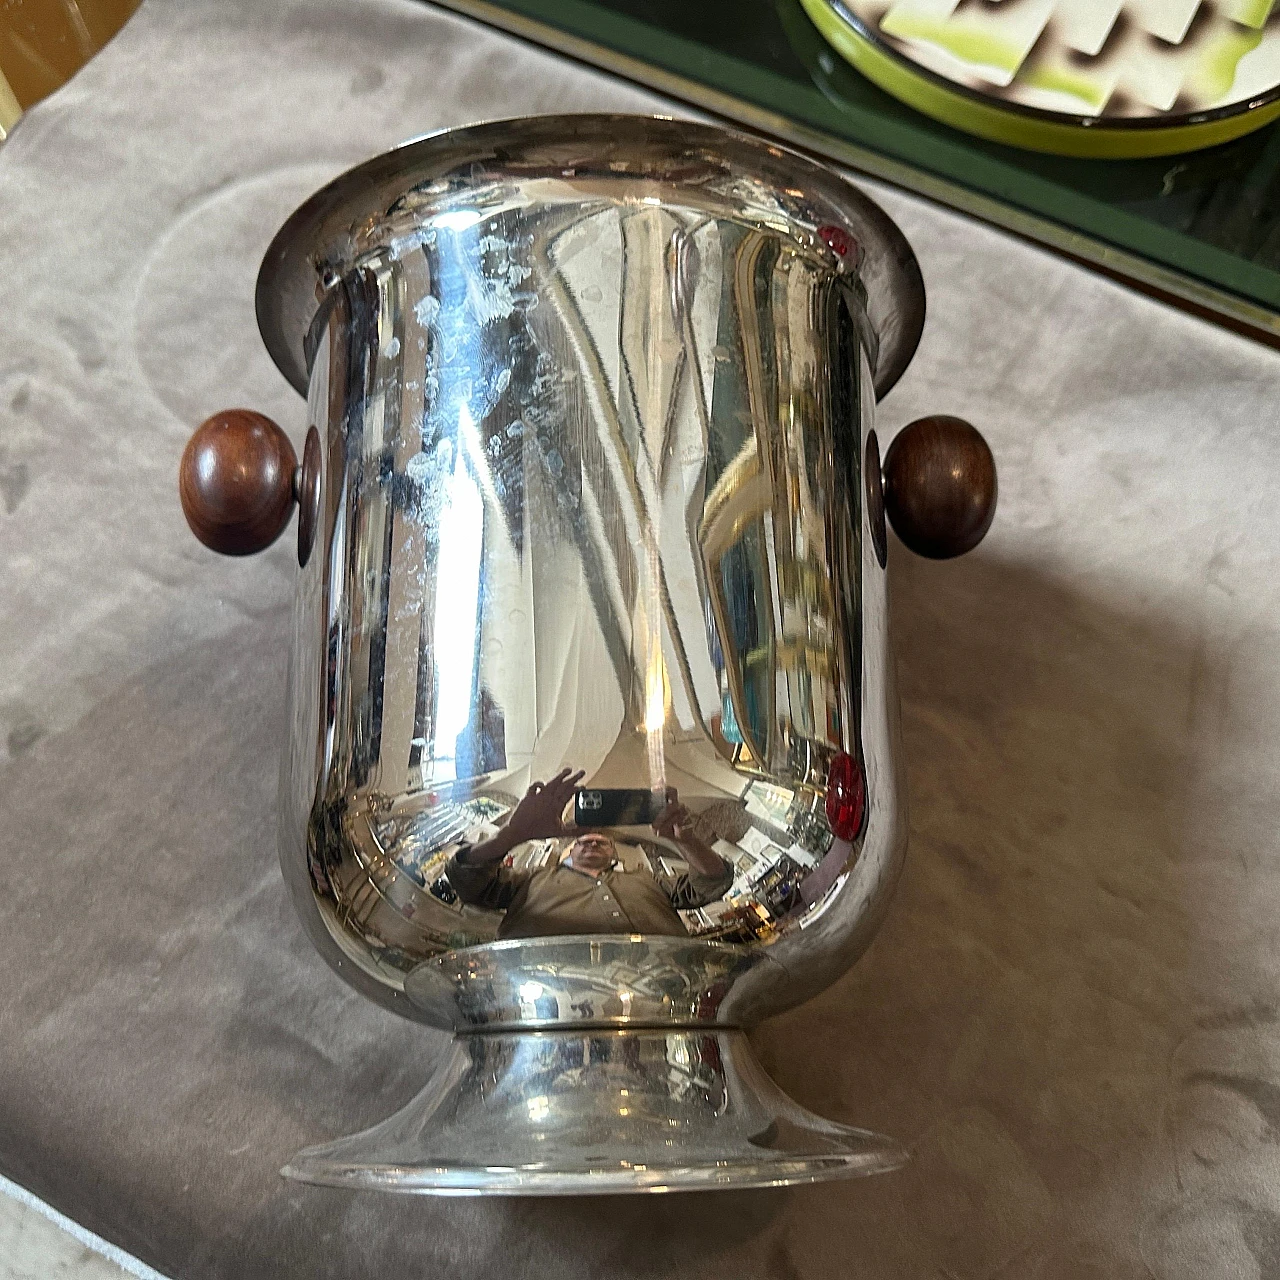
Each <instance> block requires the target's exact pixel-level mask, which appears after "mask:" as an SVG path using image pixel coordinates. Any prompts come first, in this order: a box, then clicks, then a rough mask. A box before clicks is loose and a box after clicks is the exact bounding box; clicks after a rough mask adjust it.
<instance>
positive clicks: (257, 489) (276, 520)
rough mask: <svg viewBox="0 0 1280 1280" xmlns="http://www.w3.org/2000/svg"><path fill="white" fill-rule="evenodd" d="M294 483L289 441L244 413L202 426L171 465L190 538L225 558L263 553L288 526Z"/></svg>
mask: <svg viewBox="0 0 1280 1280" xmlns="http://www.w3.org/2000/svg"><path fill="white" fill-rule="evenodd" d="M300 483H301V477H300V475H299V469H298V455H297V454H296V453H294V451H293V445H291V444H290V443H289V437H288V436H287V435H285V433H284V432H283V431H282V430H281V429H280V428H279V427H278V426H277V425H276V424H275V423H274V422H272V421H271V419H270V418H264V417H263V416H262V414H260V413H254V412H252V411H251V410H249V409H227V410H224V411H223V412H222V413H215V414H214V415H213V417H212V418H209V419H208V420H207V421H205V422H203V423H201V424H200V427H199V428H198V429H197V431H196V433H195V435H193V436H192V437H191V439H190V440H189V441H188V442H187V447H186V449H184V450H183V453H182V462H181V463H180V464H179V467H178V495H179V497H180V498H181V499H182V511H183V514H184V515H185V516H186V517H187V523H188V524H189V525H190V526H191V532H192V533H194V534H195V535H196V537H197V538H199V539H200V541H201V542H203V543H204V545H205V546H206V547H210V548H212V549H213V550H214V551H220V552H221V553H222V554H223V555H226V556H247V555H252V554H253V553H254V552H255V551H262V550H264V549H265V548H267V547H269V546H270V545H271V544H272V543H273V542H274V541H275V540H276V539H277V538H278V537H279V536H280V535H281V533H283V532H284V527H285V525H287V524H288V523H289V517H290V515H292V514H293V504H294V501H295V500H296V497H297V491H298V486H299V485H300Z"/></svg>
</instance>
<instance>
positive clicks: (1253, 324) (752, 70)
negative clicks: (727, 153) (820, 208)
mask: <svg viewBox="0 0 1280 1280" xmlns="http://www.w3.org/2000/svg"><path fill="white" fill-rule="evenodd" d="M434 2H435V3H437V4H439V5H441V6H442V7H443V8H446V9H451V10H454V11H455V12H458V13H461V14H463V15H465V16H467V17H470V18H475V19H477V20H478V21H480V22H483V23H485V24H486V25H489V26H494V27H497V28H499V29H501V30H504V31H508V32H510V33H511V34H513V35H517V36H520V37H522V38H524V39H527V40H530V41H532V42H533V43H535V44H540V45H544V46H546V47H548V48H550V49H553V50H555V51H556V52H559V53H564V54H567V55H568V56H570V57H572V58H576V59H577V60H579V61H582V62H586V63H589V64H591V65H593V66H596V67H600V68H602V69H604V70H606V71H612V72H614V73H616V74H618V75H621V76H623V77H625V78H626V79H629V80H633V81H636V82H637V83H639V84H642V85H645V86H646V87H648V88H652V89H656V90H658V91H659V92H661V93H664V94H667V95H668V96H670V97H674V98H679V99H682V100H684V101H686V102H689V103H691V104H692V105H694V106H697V107H701V108H703V109H704V110H707V111H711V112H714V113H715V114H717V115H720V116H723V117H725V118H727V119H729V120H732V121H737V122H739V123H741V124H744V125H747V126H748V127H750V128H754V129H758V130H760V131H762V132H764V133H769V134H772V135H774V136H776V137H779V138H782V139H784V140H785V141H787V142H790V143H792V144H794V145H796V146H798V147H801V148H803V149H805V150H807V151H812V152H815V153H817V154H820V155H823V156H825V157H827V158H829V159H832V160H836V161H838V162H840V163H841V164H846V165H849V166H850V167H852V168H855V169H859V170H861V171H862V172H864V173H867V174H870V175H871V176H873V177H877V178H881V179H884V180H886V181H888V182H891V183H894V184H895V185H897V186H901V187H904V188H906V189H907V190H909V191H913V192H916V193H918V194H920V195H923V196H927V197H929V198H930V199H934V200H937V201H938V202H939V203H942V204H945V205H948V206H950V207H951V208H955V209H958V210H960V211H961V212H964V213H968V214H972V215H974V216H976V217H979V218H982V219H983V220H984V221H987V222H991V223H994V224H995V225H997V226H1000V227H1003V228H1005V229H1006V230H1009V231H1012V232H1014V233H1016V234H1018V235H1022V236H1025V237H1027V238H1028V239H1032V240H1035V241H1038V242H1039V243H1041V244H1044V245H1047V246H1049V247H1050V248H1053V249H1056V250H1059V251H1060V252H1063V253H1066V254H1068V255H1069V256H1071V257H1073V258H1076V259H1080V260H1082V261H1084V262H1087V263H1089V264H1090V265H1093V266H1096V267H1099V268H1100V269H1102V270H1103V271H1105V272H1107V273H1108V274H1111V275H1116V276H1120V277H1122V278H1124V279H1127V280H1131V281H1133V282H1134V283H1136V284H1138V285H1141V286H1146V287H1147V288H1149V289H1153V290H1155V291H1157V292H1159V293H1162V294H1167V295H1170V296H1171V297H1172V298H1173V299H1176V300H1179V301H1182V302H1185V303H1188V304H1190V305H1191V306H1192V307H1194V308H1197V309H1202V310H1204V311H1207V312H1209V313H1211V314H1212V315H1216V316H1221V317H1223V318H1226V319H1229V320H1231V321H1234V322H1235V324H1236V325H1242V326H1244V327H1245V328H1248V329H1253V330H1257V331H1258V336H1260V337H1265V338H1267V339H1268V340H1270V341H1275V340H1276V339H1277V338H1280V314H1277V313H1278V312H1280V275H1277V274H1276V273H1274V272H1271V271H1267V270H1266V269H1265V268H1260V267H1258V266H1256V265H1255V264H1252V263H1249V262H1247V261H1245V260H1244V259H1241V258H1238V257H1236V256H1235V255H1233V254H1230V253H1227V252H1225V251H1224V250H1221V249H1215V248H1214V247H1213V246H1211V245H1206V244H1203V243H1201V242H1200V241H1197V240H1194V239H1192V238H1191V237H1189V236H1184V235H1182V234H1180V233H1179V232H1176V231H1171V230H1168V229H1167V228H1163V227H1158V226H1155V225H1153V224H1152V223H1150V222H1147V221H1145V220H1144V219H1141V218H1138V217H1135V216H1133V215H1132V214H1126V213H1124V212H1121V211H1118V210H1116V209H1114V208H1110V207H1106V208H1104V207H1101V206H1099V205H1097V204H1096V203H1095V202H1094V201H1092V200H1091V199H1089V198H1088V197H1085V196H1077V195H1074V194H1073V193H1071V192H1069V191H1064V190H1063V189H1062V188H1061V187H1059V186H1056V185H1054V184H1052V183H1049V182H1046V181H1045V180H1044V179H1042V178H1039V177H1038V176H1036V175H1035V174H1029V173H1026V172H1021V171H1019V172H1018V173H1017V174H1016V175H1013V174H1010V173H1009V172H1008V171H1007V169H1006V166H1004V165H1003V164H1001V163H1000V162H999V161H998V160H996V159H993V158H992V157H990V156H988V155H985V154H983V153H982V152H979V151H975V150H973V149H971V147H970V145H968V141H969V140H968V139H967V138H966V136H965V135H963V134H958V133H957V134H955V135H954V138H953V137H951V136H949V135H951V134H952V131H951V130H949V129H946V128H945V127H944V126H943V127H940V126H935V125H932V123H931V122H925V121H924V119H923V117H921V118H920V122H919V124H917V123H916V118H915V116H914V113H913V114H912V115H911V116H910V117H908V120H909V122H907V123H903V122H899V121H894V120H891V119H887V118H885V117H884V116H880V115H873V114H872V113H870V112H866V111H865V110H863V109H860V108H859V107H858V106H857V105H856V104H853V103H850V104H849V106H848V108H847V109H846V110H843V111H842V110H841V109H840V108H838V107H836V106H835V105H834V104H833V103H832V102H830V101H829V100H828V99H827V98H826V97H825V96H824V95H823V93H822V92H821V90H820V89H819V88H818V87H817V86H816V85H815V86H813V87H812V88H811V89H805V88H798V87H797V86H796V85H795V84H793V83H792V82H790V81H788V80H785V79H783V78H782V77H780V76H776V75H774V74H772V73H771V72H769V71H766V70H764V69H763V68H760V67H754V66H751V65H749V64H746V63H743V62H740V61H738V60H737V59H735V58H732V57H730V56H728V55H727V54H723V53H720V52H718V51H716V50H713V49H707V48H705V47H703V46H701V45H698V44H695V43H693V42H692V41H689V40H685V39H683V38H681V37H679V36H673V35H671V34H670V33H669V32H666V31H663V30H660V29H659V28H656V27H651V26H649V25H648V24H646V23H643V22H639V21H637V20H636V19H634V18H630V17H627V16H625V15H622V14H616V13H607V12H603V11H601V10H599V9H597V8H595V7H594V6H593V5H591V4H589V3H584V2H583V0H503V2H502V3H501V4H496V3H492V2H491V0H434ZM806 21H807V19H806ZM816 34H817V33H816V32H815V36H816ZM641 49H643V50H644V55H643V57H641V56H638V54H636V53H633V52H632V50H641ZM764 102H774V103H779V104H781V106H782V109H783V110H785V111H786V112H787V113H788V114H787V115H782V114H779V112H778V110H777V109H775V108H772V107H766V106H763V105H761V104H762V103H764ZM860 117H861V119H860ZM859 124H865V126H866V130H867V133H868V135H869V136H876V137H877V138H878V139H881V140H883V142H884V144H885V145H886V146H891V147H898V148H900V149H901V150H904V151H909V152H911V153H913V154H914V155H916V156H918V157H919V158H920V160H921V162H922V163H924V164H927V165H928V166H929V169H922V168H920V167H918V165H916V164H913V163H910V162H908V161H905V160H901V159H898V158H896V157H895V156H893V155H892V154H886V153H885V152H882V151H879V150H875V149H872V148H870V147H864V146H860V145H858V144H857V143H854V142H850V141H848V140H847V139H845V138H843V137H841V136H839V134H838V133H833V132H828V131H827V130H828V128H841V127H843V128H845V129H855V130H856V129H857V127H858V125H859ZM935 130H936V132H935ZM1103 163H1109V162H1103ZM930 170H932V172H931V171H930ZM961 173H963V174H964V178H963V179H962V178H961V177H960V174H961ZM1015 181H1016V183H1017V185H1018V193H1017V195H1016V196H1014V195H1013V193H1012V192H1011V191H1009V188H1010V186H1011V185H1012V183H1013V182H1015ZM970 184H972V185H970ZM975 187H977V188H981V189H977V190H975V189H974V188H975ZM1013 199H1017V200H1018V201H1019V203H1018V204H1011V203H1008V201H1009V200H1013ZM1050 210H1054V211H1056V212H1057V213H1058V214H1059V217H1054V216H1053V214H1052V213H1051V212H1050ZM1063 215H1065V216H1066V217H1068V218H1070V220H1071V223H1072V224H1074V225H1069V224H1067V223H1064V222H1062V221H1061V220H1060V217H1061V216H1063ZM1104 223H1105V224H1106V225H1105V226H1104ZM1255 298H1258V299H1261V300H1260V301H1255V300H1254V299H1255Z"/></svg>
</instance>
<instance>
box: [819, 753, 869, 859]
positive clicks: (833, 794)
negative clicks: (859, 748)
mask: <svg viewBox="0 0 1280 1280" xmlns="http://www.w3.org/2000/svg"><path fill="white" fill-rule="evenodd" d="M866 811H867V788H866V784H865V783H864V782H863V781H862V770H861V769H859V768H858V762H857V761H856V760H855V759H854V758H853V757H852V756H851V755H849V754H848V753H847V752H845V751H841V752H840V753H839V754H837V755H836V756H835V758H834V759H833V760H832V761H831V767H830V768H829V769H828V770H827V823H828V824H829V825H830V827H831V830H832V831H834V832H835V834H836V835H837V836H839V837H840V839H841V840H852V839H853V838H854V837H855V836H856V835H857V834H858V832H859V831H861V830H862V819H863V816H864V815H865V813H866Z"/></svg>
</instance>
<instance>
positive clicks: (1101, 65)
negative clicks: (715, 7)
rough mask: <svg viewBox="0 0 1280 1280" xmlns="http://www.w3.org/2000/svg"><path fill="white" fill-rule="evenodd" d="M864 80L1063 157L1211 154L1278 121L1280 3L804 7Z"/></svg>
mask: <svg viewBox="0 0 1280 1280" xmlns="http://www.w3.org/2000/svg"><path fill="white" fill-rule="evenodd" d="M801 3H802V4H803V5H804V7H805V10H806V12H807V13H808V14H809V16H810V18H811V19H812V20H813V22H814V23H815V24H816V25H817V27H818V29H819V30H820V31H821V32H822V34H823V35H824V36H825V37H826V39H827V40H828V41H829V42H830V43H831V44H832V45H833V46H834V47H835V49H836V50H837V52H839V53H840V54H841V55H842V56H843V57H845V58H846V59H847V60H848V61H849V62H851V63H852V64H853V65H854V66H855V67H857V68H858V70H859V71H861V72H862V73H863V74H864V75H866V76H867V77H868V78H869V79H870V80H873V81H874V82H875V83H876V84H878V85H880V87H881V88H883V89H885V90H887V91H888V92H889V93H892V94H894V95H895V96H896V97H897V98H899V99H901V100H902V101H903V102H906V103H909V104H910V105H911V106H914V107H916V108H917V109H919V110H921V111H923V112H925V113H926V114H927V115H931V116H933V117H934V118H936V119H939V120H942V121H945V122H946V123H948V124H952V125H955V126H956V127H957V128H960V129H965V130H968V131H969V132H970V133H975V134H978V135H980V136H982V137H986V138H991V139H994V140H995V141H998V142H1006V143H1011V144H1013V145H1015V146H1022V147H1029V148H1032V149H1034V150H1038V151H1051V152H1056V153H1059V154H1062V155H1075V156H1094V157H1112V158H1120V157H1133V156H1151V155H1165V154H1169V153H1172V152H1177V151H1190V150H1193V149H1196V148H1199V147H1206V146H1213V145H1214V144H1216V143H1220V142H1226V141H1228V140H1229V139H1231V138H1236V137H1239V136H1240V135H1241V134H1243V133H1247V132H1249V131H1250V130H1251V129H1256V128H1259V127H1260V126H1262V125H1264V124H1267V123H1268V122H1270V121H1271V120H1274V119H1276V118H1277V116H1280V10H1277V12H1276V13H1275V14H1274V15H1273V13H1272V10H1273V8H1274V7H1275V0H801Z"/></svg>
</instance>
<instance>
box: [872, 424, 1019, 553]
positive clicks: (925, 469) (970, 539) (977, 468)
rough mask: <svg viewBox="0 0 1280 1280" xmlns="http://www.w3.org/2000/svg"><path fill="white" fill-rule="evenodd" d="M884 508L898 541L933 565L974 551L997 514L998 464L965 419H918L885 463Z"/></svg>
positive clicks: (891, 449) (903, 433) (897, 438)
mask: <svg viewBox="0 0 1280 1280" xmlns="http://www.w3.org/2000/svg"><path fill="white" fill-rule="evenodd" d="M884 509H885V512H886V514H887V515H888V517H889V523H890V524H892V525H893V531H894V533H896V534H897V535H898V537H899V538H900V539H901V540H902V541H903V542H904V543H905V544H906V545H907V546H908V547H910V548H911V550H912V551H914V552H916V554H917V555H922V556H928V557H929V558H930V559H931V560H949V559H950V558H951V557H952V556H962V555H964V553H965V552H966V551H972V550H973V548H974V547H976V546H977V545H978V543H979V542H981V541H982V537H983V534H985V533H986V531H987V530H988V529H989V528H991V521H992V518H993V517H994V516H995V514H996V460H995V458H993V457H992V456H991V449H990V447H989V446H988V444H987V442H986V441H985V440H984V439H983V438H982V435H981V433H980V432H979V431H978V430H977V429H976V428H974V427H971V426H970V425H969V424H968V423H967V422H965V421H964V420H963V419H961V418H949V417H947V416H945V415H939V416H937V417H932V418H918V419H917V420H916V421H915V422H912V423H910V424H909V425H908V426H905V427H903V428H902V430H901V431H899V432H898V434H897V435H896V436H894V438H893V443H892V444H890V445H889V452H888V453H886V454H885V458H884Z"/></svg>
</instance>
